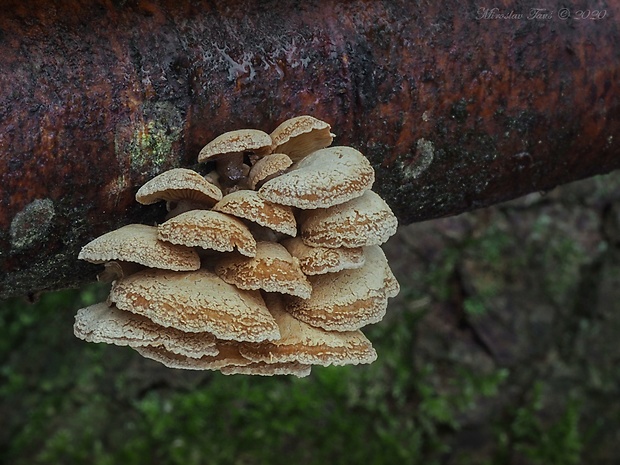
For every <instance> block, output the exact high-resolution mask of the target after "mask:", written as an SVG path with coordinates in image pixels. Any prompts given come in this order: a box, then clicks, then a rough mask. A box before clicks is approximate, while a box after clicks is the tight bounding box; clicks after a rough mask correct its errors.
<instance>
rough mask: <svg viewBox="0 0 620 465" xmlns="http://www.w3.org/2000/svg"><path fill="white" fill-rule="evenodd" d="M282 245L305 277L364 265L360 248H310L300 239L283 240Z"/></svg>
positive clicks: (362, 251)
mask: <svg viewBox="0 0 620 465" xmlns="http://www.w3.org/2000/svg"><path fill="white" fill-rule="evenodd" d="M282 245H283V246H284V247H286V250H288V251H289V252H290V254H291V255H292V256H293V257H295V258H297V259H298V260H299V266H300V267H301V271H303V272H304V273H305V274H306V275H317V274H325V273H335V272H338V271H342V270H351V269H355V268H360V267H361V266H363V265H364V250H363V249H362V248H361V247H354V248H345V247H339V248H337V249H333V248H327V247H310V246H308V245H306V244H304V242H303V241H302V239H301V237H295V238H293V239H285V240H284V241H282Z"/></svg>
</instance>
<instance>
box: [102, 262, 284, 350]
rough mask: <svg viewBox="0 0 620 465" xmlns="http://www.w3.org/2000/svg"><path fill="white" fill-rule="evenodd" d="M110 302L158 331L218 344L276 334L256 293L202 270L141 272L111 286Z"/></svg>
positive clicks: (274, 335) (258, 339)
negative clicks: (196, 336) (203, 335)
mask: <svg viewBox="0 0 620 465" xmlns="http://www.w3.org/2000/svg"><path fill="white" fill-rule="evenodd" d="M109 300H110V301H111V302H113V303H115V304H116V306H117V307H118V308H120V309H121V310H126V311H130V312H133V313H136V314H138V315H143V316H145V317H147V318H149V319H151V320H152V321H153V322H155V323H157V324H158V325H160V326H164V327H172V328H176V329H179V330H181V331H185V332H188V333H204V332H207V333H211V334H213V335H214V336H215V337H217V338H218V339H223V340H235V341H250V342H259V341H264V340H269V339H278V338H279V337H280V333H279V331H278V326H277V324H276V323H275V321H274V319H273V317H272V316H271V314H270V313H269V311H268V310H267V307H266V306H265V303H264V302H263V299H262V297H261V295H260V293H259V292H258V291H243V290H240V289H237V288H236V287H235V286H232V285H230V284H228V283H225V282H224V281H222V280H221V279H220V278H218V277H217V276H216V275H215V274H213V273H211V272H209V271H207V270H204V269H201V270H198V271H192V272H184V273H175V272H164V271H160V270H145V271H141V272H139V273H136V274H133V275H131V276H129V277H128V278H125V279H122V280H119V281H116V282H115V283H114V284H113V285H112V290H111V291H110V297H109Z"/></svg>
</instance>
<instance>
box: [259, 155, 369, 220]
mask: <svg viewBox="0 0 620 465" xmlns="http://www.w3.org/2000/svg"><path fill="white" fill-rule="evenodd" d="M374 181H375V172H374V170H373V168H372V166H371V165H370V162H369V161H368V160H367V159H366V157H365V156H364V155H362V154H361V153H360V152H358V151H357V150H355V149H354V148H351V147H329V148H326V149H322V150H318V151H316V152H314V153H312V154H310V155H308V156H307V157H306V158H304V159H303V160H301V161H300V162H299V163H298V164H297V165H296V166H294V167H293V169H292V170H291V171H289V172H288V173H285V174H283V175H281V176H278V177H276V178H273V179H271V180H270V181H267V182H266V183H265V184H263V186H262V187H261V188H260V189H259V190H258V195H260V196H261V197H262V198H264V199H265V200H269V201H271V202H274V203H279V204H281V205H290V206H293V207H298V208H301V209H314V208H328V207H331V206H332V205H337V204H340V203H344V202H346V201H348V200H351V199H354V198H356V197H359V196H360V195H362V194H363V193H364V191H365V190H367V189H370V188H371V187H372V184H373V183H374Z"/></svg>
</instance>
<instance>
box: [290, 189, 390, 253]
mask: <svg viewBox="0 0 620 465" xmlns="http://www.w3.org/2000/svg"><path fill="white" fill-rule="evenodd" d="M302 216H303V219H302V220H301V228H300V229H301V238H302V240H303V241H304V243H305V244H307V245H310V246H316V247H331V248H337V247H362V246H367V245H381V244H383V243H384V242H385V241H387V240H388V239H389V238H390V237H391V236H393V235H394V234H395V233H396V228H397V226H398V220H397V219H396V216H394V213H392V210H391V209H390V207H389V206H388V204H387V203H385V201H384V200H383V199H382V198H381V197H379V195H378V194H376V193H375V192H373V191H371V190H368V191H366V192H364V194H363V195H362V196H360V197H357V198H356V199H353V200H350V201H348V202H346V203H343V204H340V205H335V206H333V207H330V208H327V209H320V210H315V211H309V212H305V213H304V214H303V215H302Z"/></svg>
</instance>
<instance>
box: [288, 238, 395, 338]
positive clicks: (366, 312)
mask: <svg viewBox="0 0 620 465" xmlns="http://www.w3.org/2000/svg"><path fill="white" fill-rule="evenodd" d="M364 255H365V263H364V266H362V267H361V268H358V269H355V270H344V271H340V272H338V273H332V274H326V275H319V276H311V277H310V283H311V284H312V295H311V296H310V298H309V299H307V300H302V299H298V298H296V297H287V298H286V311H287V312H289V313H290V314H291V315H293V316H294V317H295V318H297V319H299V320H301V321H304V322H306V323H308V324H310V325H312V326H316V327H319V328H323V329H326V330H328V331H355V330H357V329H359V328H361V327H363V326H365V325H368V324H372V323H377V322H379V321H381V319H382V318H383V317H384V315H385V310H386V308H387V298H388V296H387V293H388V292H389V289H388V287H387V286H388V284H389V281H388V276H387V272H386V260H385V255H384V254H383V251H381V249H380V247H378V246H372V247H367V248H365V249H364Z"/></svg>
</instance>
